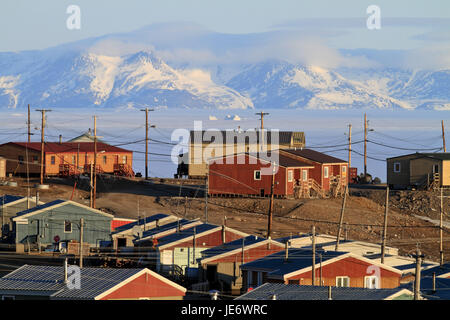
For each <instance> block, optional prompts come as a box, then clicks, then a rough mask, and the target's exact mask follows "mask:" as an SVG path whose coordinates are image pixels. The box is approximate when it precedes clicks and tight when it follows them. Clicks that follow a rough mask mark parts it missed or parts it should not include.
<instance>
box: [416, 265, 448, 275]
mask: <svg viewBox="0 0 450 320" xmlns="http://www.w3.org/2000/svg"><path fill="white" fill-rule="evenodd" d="M433 273H436V277H438V276H440V275H443V274H446V273H450V263H444V264H443V265H442V266H440V265H437V266H435V267H432V268H429V269H427V270H424V271H422V272H421V274H422V276H432V275H433Z"/></svg>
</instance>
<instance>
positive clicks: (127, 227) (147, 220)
mask: <svg viewBox="0 0 450 320" xmlns="http://www.w3.org/2000/svg"><path fill="white" fill-rule="evenodd" d="M168 216H169V215H168V214H164V213H157V214H154V215H152V216H150V217H145V218H142V219H139V220H137V221H133V222H130V223H127V224H124V225H122V226H120V227H117V228H116V230H115V232H114V233H119V232H123V231H125V230H130V229H133V227H134V226H140V225H143V224H147V223H151V222H154V221H157V220H161V219H163V218H167V217H168Z"/></svg>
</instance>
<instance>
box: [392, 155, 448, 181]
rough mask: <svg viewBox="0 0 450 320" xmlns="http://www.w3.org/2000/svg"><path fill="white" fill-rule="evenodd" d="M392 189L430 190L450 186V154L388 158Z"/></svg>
mask: <svg viewBox="0 0 450 320" xmlns="http://www.w3.org/2000/svg"><path fill="white" fill-rule="evenodd" d="M386 162H387V166H386V167H387V183H388V185H389V187H390V188H391V189H411V188H419V189H429V188H436V187H437V188H440V187H449V186H450V153H448V152H440V153H413V154H407V155H403V156H398V157H392V158H387V159H386Z"/></svg>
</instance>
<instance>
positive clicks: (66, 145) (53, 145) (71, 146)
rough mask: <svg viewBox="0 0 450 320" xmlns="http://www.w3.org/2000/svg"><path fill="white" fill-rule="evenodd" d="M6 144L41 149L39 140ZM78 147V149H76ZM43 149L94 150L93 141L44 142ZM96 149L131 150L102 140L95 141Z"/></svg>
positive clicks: (99, 150)
mask: <svg viewBox="0 0 450 320" xmlns="http://www.w3.org/2000/svg"><path fill="white" fill-rule="evenodd" d="M6 144H13V145H17V146H19V147H22V148H28V149H31V150H34V151H39V152H40V151H41V143H40V142H29V143H28V142H8V143H5V144H3V145H6ZM78 148H79V149H78ZM44 150H45V152H46V153H65V152H71V153H74V152H78V151H79V152H82V153H83V152H91V153H93V152H94V142H62V143H58V142H46V143H45V147H44ZM97 150H98V152H101V151H105V152H130V153H131V152H132V151H130V150H126V149H123V148H119V147H115V146H111V145H109V144H106V143H103V142H97Z"/></svg>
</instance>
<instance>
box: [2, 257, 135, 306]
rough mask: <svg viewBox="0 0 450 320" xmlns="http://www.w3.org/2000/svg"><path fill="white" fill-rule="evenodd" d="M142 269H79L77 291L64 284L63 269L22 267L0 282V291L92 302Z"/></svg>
mask: <svg viewBox="0 0 450 320" xmlns="http://www.w3.org/2000/svg"><path fill="white" fill-rule="evenodd" d="M142 270H143V269H124V268H90V267H85V268H82V269H81V279H80V284H81V289H69V288H68V287H67V286H66V285H65V284H64V267H63V266H35V265H24V266H22V267H20V268H19V269H17V270H15V271H13V272H11V273H9V274H7V275H6V276H4V277H3V278H0V290H23V291H54V293H52V294H51V297H52V298H57V299H94V298H95V297H96V296H98V295H99V294H101V293H103V292H105V291H106V290H109V289H111V288H113V287H114V286H116V285H118V284H119V283H121V282H123V281H125V280H126V279H128V278H130V277H131V276H133V275H135V274H136V273H138V272H141V271H142Z"/></svg>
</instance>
